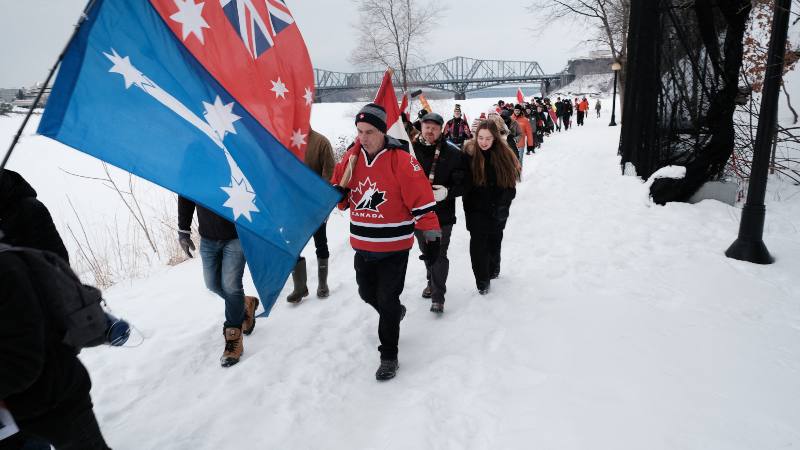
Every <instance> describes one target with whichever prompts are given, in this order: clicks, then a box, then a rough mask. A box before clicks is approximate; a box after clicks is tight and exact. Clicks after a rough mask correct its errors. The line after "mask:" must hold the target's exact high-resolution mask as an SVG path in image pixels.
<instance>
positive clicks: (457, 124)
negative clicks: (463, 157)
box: [442, 103, 472, 148]
mask: <svg viewBox="0 0 800 450" xmlns="http://www.w3.org/2000/svg"><path fill="white" fill-rule="evenodd" d="M442 133H443V134H444V137H445V138H446V139H448V140H449V141H450V142H452V143H453V144H456V145H457V146H458V147H459V148H461V146H462V145H463V144H464V141H466V140H467V139H471V138H472V132H471V131H470V129H469V124H467V122H466V121H465V120H464V119H462V118H461V105H459V104H457V103H456V107H455V109H454V110H453V118H452V119H450V120H448V121H447V123H446V124H445V126H444V131H443V132H442Z"/></svg>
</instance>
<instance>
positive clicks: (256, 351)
mask: <svg viewBox="0 0 800 450" xmlns="http://www.w3.org/2000/svg"><path fill="white" fill-rule="evenodd" d="M432 103H434V105H433V107H434V109H435V110H437V111H441V112H443V113H444V114H443V115H445V117H448V116H449V112H450V111H451V108H452V104H453V103H454V102H453V101H452V100H450V101H445V100H442V101H438V102H432ZM459 103H461V104H462V108H463V109H464V111H465V112H466V114H467V115H468V117H469V118H470V119H471V118H473V117H477V115H479V114H480V112H481V111H485V110H487V109H488V108H489V107H490V104H491V103H493V101H491V100H489V101H487V99H475V100H466V101H461V102H459ZM603 105H604V107H605V108H606V110H605V111H603V114H604V116H603V118H602V119H596V118H595V117H594V115H593V114H590V117H589V118H587V120H586V126H585V127H580V128H575V129H573V130H571V131H569V132H566V133H560V134H557V135H555V136H553V137H551V138H550V139H548V140H546V142H545V145H544V147H543V148H542V149H541V150H540V151H539V152H538V153H537V154H536V155H534V156H527V157H526V159H525V161H524V177H523V182H522V183H521V184H520V185H519V189H518V194H517V198H516V200H515V201H514V204H513V205H512V208H511V216H510V219H509V224H508V228H507V230H506V234H505V240H504V249H503V264H502V274H501V276H500V278H499V279H498V280H496V281H495V282H493V284H492V288H493V290H492V292H491V293H490V294H489V295H488V296H480V295H478V294H477V292H476V290H475V286H474V279H473V276H472V273H471V270H470V262H469V254H468V242H469V236H468V233H467V231H466V230H465V228H464V221H463V214H461V213H460V214H459V223H458V224H457V225H456V227H455V229H454V233H453V241H452V244H451V247H450V260H451V269H450V279H449V282H448V288H449V289H448V296H447V303H446V312H445V314H444V315H443V316H442V317H436V316H434V315H433V314H432V313H430V312H429V311H428V306H429V303H428V301H425V300H423V299H421V298H420V292H421V290H422V288H423V287H424V280H425V276H424V270H423V265H422V263H421V262H420V261H418V260H417V259H416V255H417V250H414V251H413V252H412V258H411V260H410V265H409V270H408V276H407V281H406V289H405V292H404V295H403V302H404V303H405V304H406V305H407V307H408V315H407V316H406V318H405V320H404V321H403V323H402V331H401V338H400V355H399V357H400V365H401V367H400V371H399V373H398V377H397V378H396V379H394V380H392V381H390V382H387V383H377V382H376V381H375V378H374V371H375V369H376V368H377V364H378V354H377V351H376V349H375V347H376V345H377V316H376V314H375V312H374V310H373V309H372V308H370V307H369V306H367V305H366V304H364V303H363V302H362V301H361V300H360V299H359V297H358V294H357V290H356V284H355V280H354V275H353V268H352V256H353V251H352V249H350V247H349V244H348V242H347V229H348V225H347V217H346V216H344V215H343V214H341V213H339V212H334V213H333V214H332V216H331V219H330V221H329V226H328V235H329V239H330V246H331V254H332V257H331V283H330V285H331V289H332V293H331V297H330V298H329V299H327V300H324V301H323V300H318V299H316V298H314V297H313V296H312V297H310V298H308V299H306V300H305V301H304V302H303V303H301V304H300V305H299V306H290V305H288V304H286V303H285V302H283V301H281V302H279V303H278V305H276V307H275V309H274V310H273V314H272V315H271V316H270V318H268V319H263V320H259V321H258V324H257V326H256V329H255V332H254V333H253V335H252V336H249V337H247V338H246V339H245V354H244V358H243V359H242V361H241V362H240V363H239V364H238V365H236V366H234V367H232V368H229V369H223V368H221V367H219V362H218V358H219V355H220V353H221V351H222V344H223V342H222V336H221V331H222V330H221V322H222V317H223V303H222V301H221V300H219V299H217V298H215V297H214V296H213V295H212V294H210V293H209V292H207V291H206V290H205V288H204V286H203V282H202V273H201V265H200V261H199V260H198V259H194V260H190V261H187V262H185V263H182V264H179V265H177V266H174V267H166V266H158V267H159V268H158V269H157V270H155V271H154V273H152V274H151V275H150V276H149V277H147V278H141V279H135V280H132V281H126V282H121V283H118V284H117V285H115V286H114V287H112V288H110V289H108V290H107V291H106V297H107V298H108V301H109V303H110V305H111V307H112V309H113V311H114V312H115V313H117V314H118V315H121V316H123V317H125V318H127V319H128V320H130V321H131V322H132V323H133V324H134V325H135V326H136V327H137V328H138V329H139V330H140V332H141V334H142V335H143V336H144V338H145V339H144V341H143V343H142V344H141V345H140V346H138V347H133V348H119V349H118V348H96V349H90V350H86V351H84V352H83V353H82V354H81V358H82V360H83V361H84V362H85V364H86V365H87V366H88V368H89V370H90V373H91V375H92V379H93V382H94V387H93V391H92V395H93V399H94V402H95V405H96V407H95V410H96V411H97V413H98V416H99V420H100V423H101V426H102V428H103V431H104V433H105V435H106V437H107V440H108V442H109V444H110V445H111V446H112V447H114V448H115V449H123V450H124V449H193V450H194V449H219V448H234V447H238V448H275V449H320V448H325V449H417V448H419V449H531V448H534V449H563V450H566V449H576V450H578V449H580V450H584V449H614V450H616V449H636V450H641V449H648V450H657V449H698V450H701V449H702V450H707V449H726V450H727V449H753V450H762V449H776V448H793V447H796V446H798V445H800V426H799V425H798V424H800V403H798V402H797V399H798V398H800V281H799V280H798V274H800V233H799V232H798V230H800V195H799V194H800V189H799V188H798V187H795V186H790V185H787V184H781V183H779V182H777V181H776V180H774V179H773V180H772V181H771V183H772V184H771V185H770V194H769V196H768V205H767V208H768V209H767V223H766V230H765V241H766V244H767V246H768V247H769V249H770V251H771V252H772V253H773V255H774V256H775V257H776V258H777V261H776V263H775V264H773V265H770V266H756V265H752V264H749V263H744V262H739V261H735V260H731V259H727V258H726V257H725V256H724V254H723V253H724V251H725V249H726V248H727V247H728V246H729V245H730V244H731V242H733V240H734V239H735V237H736V233H737V229H738V223H739V218H740V209H739V208H740V206H739V207H736V208H734V207H730V206H727V205H724V204H722V203H719V202H715V201H704V202H701V203H699V204H696V205H688V204H670V205H668V206H666V207H660V206H655V205H653V204H652V202H650V201H649V200H648V197H647V189H646V186H645V185H644V184H643V183H642V182H641V181H640V180H639V179H637V178H634V177H623V176H621V175H620V169H619V165H618V157H617V154H616V153H617V142H618V133H619V128H618V127H617V128H609V127H608V126H607V124H608V116H609V111H608V109H609V108H610V105H611V102H610V99H609V101H606V100H604V101H603ZM357 108H358V105H351V104H322V105H315V106H314V116H313V118H312V124H313V126H314V127H315V128H316V129H318V130H319V131H321V132H323V133H324V134H327V135H329V136H331V137H333V136H338V135H342V136H349V135H351V133H352V131H353V123H352V117H353V113H354V112H355V111H356V110H357ZM15 121H16V122H15ZM15 123H16V124H18V123H19V121H18V119H14V118H12V119H6V118H0V136H2V137H3V139H5V137H6V136H10V135H11V132H10V131H9V130H13V129H14V127H15ZM34 127H35V123H34ZM33 129H34V128H33V127H32V128H31V130H33ZM9 139H10V138H9ZM18 152H19V153H18V154H17V155H15V156H14V158H12V164H11V167H12V168H15V169H18V170H20V171H21V172H22V173H23V174H24V175H25V176H26V177H27V178H28V179H29V180H31V182H32V184H33V185H34V187H36V188H37V189H38V190H39V192H40V194H41V197H42V199H43V200H44V201H45V202H46V203H47V204H48V206H49V207H50V208H51V210H54V211H55V213H54V216H55V217H56V220H57V221H62V222H59V224H60V225H59V226H62V227H63V220H66V219H68V218H69V214H71V211H70V209H69V206H68V205H65V200H64V194H65V193H69V194H70V197H71V198H72V200H73V202H75V201H76V199H77V200H78V202H79V204H78V205H76V207H77V208H78V209H79V210H80V211H81V212H82V214H83V216H84V217H83V218H84V220H85V222H86V223H87V226H91V227H93V226H103V225H104V224H103V223H102V221H103V220H108V212H109V211H119V206H118V204H119V201H118V200H117V199H116V198H115V196H116V193H114V192H113V191H110V190H108V189H106V188H103V187H101V186H100V185H99V184H98V183H97V182H92V181H90V180H84V179H77V178H75V177H72V176H69V175H65V174H63V173H62V172H61V171H60V170H59V169H58V168H59V167H63V168H65V169H67V170H75V171H82V172H84V173H85V172H90V173H92V174H96V172H97V170H98V166H97V163H96V162H93V161H92V160H91V158H88V157H85V156H82V155H80V154H79V153H77V152H74V151H71V150H66V149H64V147H63V146H61V145H59V144H57V143H53V142H50V141H47V140H46V139H44V138H41V137H33V136H29V137H26V139H25V141H24V143H23V144H22V146H21V147H20V149H19V150H18ZM142 188H143V189H145V190H147V189H150V188H148V187H147V186H146V185H144V184H143V185H142ZM153 195H154V196H155V198H162V197H159V196H164V195H165V194H163V193H162V194H159V193H157V192H155V193H153ZM156 209H157V208H156ZM98 218H100V219H98ZM95 221H99V222H97V223H96V222H95ZM62 231H63V229H62ZM66 240H67V241H69V239H66ZM304 253H305V256H306V257H307V258H308V262H309V273H310V276H309V278H310V280H309V283H310V288H311V290H312V291H313V290H315V288H316V270H315V268H316V260H315V257H314V255H313V248H307V249H306V250H305V252H304ZM246 286H247V290H248V291H249V292H253V288H252V284H250V282H249V281H248V282H247V285H246ZM290 287H291V286H290V283H289V285H287V288H286V291H285V292H284V296H285V295H286V294H287V293H288V290H289V289H290Z"/></svg>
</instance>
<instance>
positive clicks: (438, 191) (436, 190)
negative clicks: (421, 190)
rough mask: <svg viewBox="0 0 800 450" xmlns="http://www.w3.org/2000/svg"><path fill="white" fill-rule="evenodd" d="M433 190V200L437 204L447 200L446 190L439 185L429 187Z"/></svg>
mask: <svg viewBox="0 0 800 450" xmlns="http://www.w3.org/2000/svg"><path fill="white" fill-rule="evenodd" d="M431 188H433V199H434V200H436V201H437V202H441V201H444V199H446V198H447V188H446V187H444V186H442V185H441V184H434V185H433V186H431Z"/></svg>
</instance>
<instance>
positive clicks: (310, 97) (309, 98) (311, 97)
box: [303, 88, 314, 106]
mask: <svg viewBox="0 0 800 450" xmlns="http://www.w3.org/2000/svg"><path fill="white" fill-rule="evenodd" d="M303 98H304V99H306V106H308V105H310V104H312V103H314V94H313V93H312V92H311V89H309V88H306V95H304V96H303Z"/></svg>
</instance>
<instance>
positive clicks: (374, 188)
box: [351, 177, 386, 212]
mask: <svg viewBox="0 0 800 450" xmlns="http://www.w3.org/2000/svg"><path fill="white" fill-rule="evenodd" d="M353 193H357V194H359V195H361V198H360V199H359V200H358V201H357V202H353V203H355V204H356V211H358V210H367V211H375V212H380V211H378V207H379V206H381V205H382V204H384V203H385V202H386V191H381V190H379V189H378V185H377V183H373V182H372V181H370V179H369V177H367V178H366V179H365V180H364V181H360V182H359V183H358V188H356V189H355V190H353ZM351 199H352V194H351Z"/></svg>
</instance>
